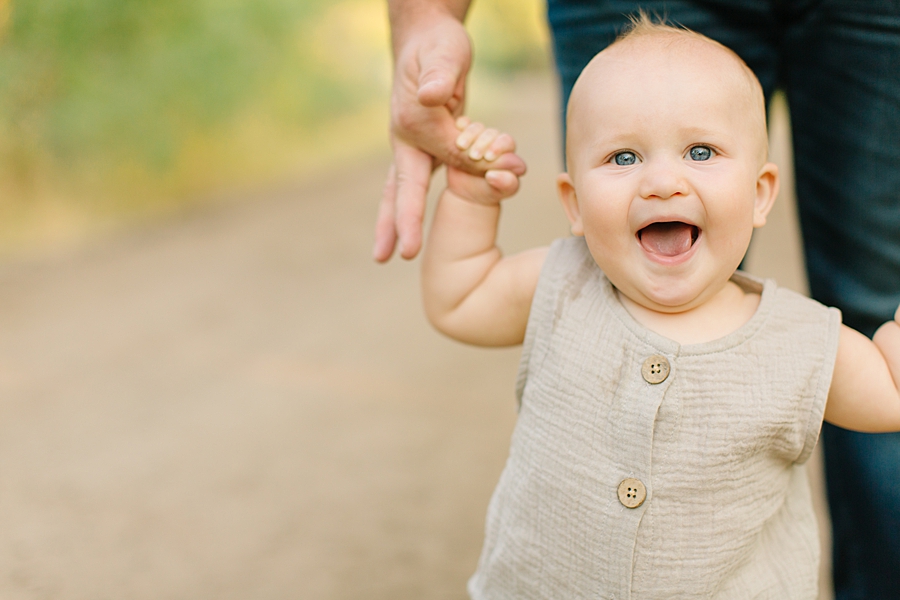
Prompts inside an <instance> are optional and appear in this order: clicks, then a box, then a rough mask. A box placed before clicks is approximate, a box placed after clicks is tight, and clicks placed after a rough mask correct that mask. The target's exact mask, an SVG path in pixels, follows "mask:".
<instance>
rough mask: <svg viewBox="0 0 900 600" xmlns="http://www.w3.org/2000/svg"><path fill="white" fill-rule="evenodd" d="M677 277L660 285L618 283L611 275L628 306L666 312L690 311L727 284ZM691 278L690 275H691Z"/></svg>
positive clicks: (674, 313)
mask: <svg viewBox="0 0 900 600" xmlns="http://www.w3.org/2000/svg"><path fill="white" fill-rule="evenodd" d="M671 279H672V280H673V281H670V282H669V284H668V285H666V282H665V281H662V282H659V284H658V287H652V288H651V287H649V286H647V287H644V286H637V285H634V284H631V283H623V284H622V285H619V284H617V283H616V282H615V281H613V280H612V279H610V281H611V282H612V284H613V286H614V287H615V288H616V291H618V293H619V298H621V299H622V301H623V303H624V304H626V306H628V305H630V306H632V307H637V308H640V309H643V310H648V311H652V312H655V313H660V314H665V315H676V314H680V313H685V312H689V311H691V310H694V309H695V308H697V307H699V306H702V305H703V304H705V303H706V302H708V301H709V300H710V299H711V298H712V297H714V296H715V295H716V293H717V292H718V291H719V290H720V289H721V288H722V287H724V286H725V284H726V283H727V280H726V281H723V282H721V285H718V284H717V285H714V286H707V287H703V286H699V285H697V284H696V283H695V284H693V285H692V282H690V281H689V280H688V281H685V279H686V278H685V277H684V276H673V277H671ZM688 279H689V278H688Z"/></svg>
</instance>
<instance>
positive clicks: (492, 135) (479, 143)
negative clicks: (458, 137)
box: [469, 129, 500, 160]
mask: <svg viewBox="0 0 900 600" xmlns="http://www.w3.org/2000/svg"><path fill="white" fill-rule="evenodd" d="M499 135H500V132H499V131H497V130H496V129H485V130H484V131H482V132H481V133H480V134H478V137H477V138H476V139H475V142H474V143H473V144H472V147H471V148H469V158H471V159H472V160H481V159H482V158H487V157H486V156H485V152H486V151H487V150H488V148H490V147H491V146H492V145H493V143H494V141H495V140H496V139H497V136H499ZM494 156H495V157H496V155H494Z"/></svg>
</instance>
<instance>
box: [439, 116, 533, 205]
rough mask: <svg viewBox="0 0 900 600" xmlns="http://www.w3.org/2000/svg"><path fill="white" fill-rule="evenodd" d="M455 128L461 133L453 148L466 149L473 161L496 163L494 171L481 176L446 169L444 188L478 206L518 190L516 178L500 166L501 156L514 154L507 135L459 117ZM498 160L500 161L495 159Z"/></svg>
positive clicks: (488, 203) (495, 200)
mask: <svg viewBox="0 0 900 600" xmlns="http://www.w3.org/2000/svg"><path fill="white" fill-rule="evenodd" d="M456 127H457V128H458V129H459V130H460V131H461V133H460V134H459V137H457V138H456V147H457V148H459V149H460V150H464V151H465V150H468V154H469V158H471V159H472V160H478V161H486V162H488V163H493V162H495V161H496V162H497V166H498V168H497V169H490V168H489V169H488V171H487V172H485V174H484V177H479V176H477V175H470V174H468V173H466V172H464V171H460V170H458V169H454V168H452V167H450V166H448V167H447V188H448V189H449V190H450V191H451V192H452V193H454V194H456V195H457V196H459V197H460V198H463V199H465V200H469V201H470V202H476V203H478V204H487V205H495V204H499V202H500V201H501V200H503V199H504V198H508V197H509V196H512V195H513V194H515V193H516V190H518V189H519V177H518V176H517V175H516V174H515V173H513V172H512V171H508V170H505V169H503V168H502V167H501V164H502V162H503V160H502V159H503V155H504V154H511V153H514V152H515V151H516V142H515V140H513V139H512V136H510V135H509V134H507V133H500V132H499V131H497V130H496V129H487V128H485V126H484V125H482V124H481V123H471V122H470V121H469V119H468V118H467V117H459V118H458V119H457V120H456ZM498 159H499V160H498Z"/></svg>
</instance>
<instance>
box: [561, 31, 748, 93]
mask: <svg viewBox="0 0 900 600" xmlns="http://www.w3.org/2000/svg"><path fill="white" fill-rule="evenodd" d="M672 70H677V71H680V70H684V71H690V72H691V73H692V74H693V75H694V76H695V78H700V79H705V80H706V81H708V82H710V83H714V84H715V85H716V86H717V87H719V88H722V87H723V86H727V87H731V86H735V90H734V91H735V92H736V93H739V94H747V95H748V96H751V95H752V94H753V93H754V92H755V90H754V85H753V84H754V83H755V76H754V75H753V73H752V72H751V71H750V70H749V69H748V68H747V66H746V65H745V64H744V63H743V61H742V60H741V59H740V58H739V57H738V56H737V55H736V54H735V53H734V52H732V51H731V50H729V49H728V48H726V47H724V46H722V45H721V44H718V43H717V42H714V41H712V40H710V39H708V38H705V37H702V36H699V35H697V34H693V33H692V32H681V31H677V30H670V31H664V32H659V33H644V34H639V35H634V36H631V37H627V38H625V39H622V40H619V41H617V42H615V43H614V44H612V45H611V46H609V47H608V48H607V49H605V50H604V51H603V52H601V53H599V54H598V55H597V56H595V57H594V59H593V60H591V62H590V63H589V64H588V65H587V67H585V69H584V72H583V73H582V75H581V77H580V78H579V80H581V79H584V80H587V81H590V80H593V79H597V78H599V79H601V80H602V81H603V82H604V85H602V86H599V89H593V90H592V91H594V92H596V91H602V90H603V89H608V86H609V85H610V84H611V83H612V84H616V83H633V84H641V83H643V84H645V85H647V84H649V83H652V80H650V79H648V77H647V74H649V73H652V72H659V71H662V72H669V71H672ZM577 85H578V82H576V87H577ZM757 85H758V84H757ZM585 87H587V86H585ZM590 87H591V88H593V87H594V86H590ZM573 93H574V90H573Z"/></svg>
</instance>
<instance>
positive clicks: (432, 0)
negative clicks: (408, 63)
mask: <svg viewBox="0 0 900 600" xmlns="http://www.w3.org/2000/svg"><path fill="white" fill-rule="evenodd" d="M470 4H471V0H388V17H389V18H390V23H391V46H392V48H393V52H394V58H395V59H396V58H397V56H398V55H399V53H400V49H401V48H402V47H403V44H404V43H406V41H407V39H409V37H411V36H413V35H415V34H416V32H417V31H418V30H420V29H421V28H423V27H426V26H427V25H429V24H430V23H432V22H433V21H435V20H438V19H442V18H446V17H447V16H450V17H452V18H454V19H456V20H457V21H459V22H460V23H462V21H463V19H465V17H466V13H467V12H468V10H469V5H470Z"/></svg>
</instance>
